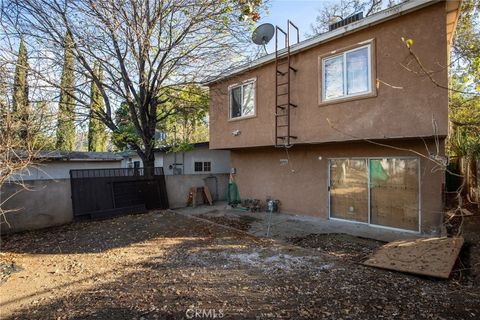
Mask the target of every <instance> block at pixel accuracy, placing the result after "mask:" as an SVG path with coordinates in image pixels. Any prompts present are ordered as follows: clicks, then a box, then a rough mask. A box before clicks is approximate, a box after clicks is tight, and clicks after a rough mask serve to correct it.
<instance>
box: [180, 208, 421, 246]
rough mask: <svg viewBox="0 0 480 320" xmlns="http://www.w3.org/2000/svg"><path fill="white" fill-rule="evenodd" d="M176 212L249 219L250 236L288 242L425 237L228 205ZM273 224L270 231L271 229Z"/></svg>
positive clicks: (356, 224)
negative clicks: (317, 237)
mask: <svg viewBox="0 0 480 320" xmlns="http://www.w3.org/2000/svg"><path fill="white" fill-rule="evenodd" d="M175 212H178V213H180V214H184V215H191V216H207V217H212V218H215V217H217V218H218V217H225V218H229V219H242V217H243V218H245V217H249V218H251V219H249V224H250V225H249V228H248V230H246V231H247V232H248V233H250V234H252V235H255V236H259V237H270V238H273V239H278V240H285V239H287V238H291V237H300V236H305V235H308V234H312V233H316V234H326V233H345V234H349V235H353V236H357V237H364V238H370V239H375V240H380V241H385V242H390V241H394V240H405V239H416V238H421V237H423V236H422V235H420V234H418V233H414V232H408V231H399V230H392V229H387V228H382V227H375V226H369V225H366V224H360V223H352V222H348V221H338V220H327V219H322V218H318V217H313V216H305V215H297V214H291V213H285V212H276V213H272V214H271V216H270V219H269V213H267V212H250V211H245V210H243V209H241V208H232V207H230V206H228V205H227V203H226V202H216V203H214V204H213V205H212V206H209V205H201V206H197V207H196V208H192V207H186V208H180V209H176V210H175ZM269 221H270V228H269Z"/></svg>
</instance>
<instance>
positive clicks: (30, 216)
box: [1, 179, 73, 234]
mask: <svg viewBox="0 0 480 320" xmlns="http://www.w3.org/2000/svg"><path fill="white" fill-rule="evenodd" d="M25 185H26V186H27V188H28V189H25V188H23V187H22V186H19V185H18V184H14V183H7V184H5V185H3V186H2V192H1V196H2V198H3V200H5V199H7V198H9V197H10V196H11V195H13V194H15V193H16V194H15V195H14V196H13V197H11V198H10V199H9V200H8V201H7V202H6V203H5V205H4V207H3V209H5V210H12V211H11V212H7V213H6V214H5V219H6V220H7V222H8V223H4V221H3V218H2V224H1V233H2V234H6V233H13V232H20V231H26V230H34V229H41V228H47V227H52V226H58V225H62V224H66V223H69V222H71V221H72V220H73V210H72V201H71V189H70V179H58V180H32V181H26V182H25ZM17 192H18V193H17Z"/></svg>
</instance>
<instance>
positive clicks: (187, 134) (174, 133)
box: [159, 85, 209, 150]
mask: <svg viewBox="0 0 480 320" xmlns="http://www.w3.org/2000/svg"><path fill="white" fill-rule="evenodd" d="M166 94H168V95H169V96H170V99H169V105H171V106H172V107H175V108H176V109H177V112H176V113H175V115H173V116H172V117H169V118H168V119H166V121H165V122H164V123H161V124H159V130H160V131H163V132H167V133H168V135H167V137H166V140H165V143H166V144H167V145H171V146H178V150H181V149H184V148H188V146H189V145H190V144H192V143H196V142H204V141H208V123H207V120H206V119H207V116H208V106H209V96H208V91H207V90H206V89H205V88H203V87H200V86H197V85H190V86H185V87H182V88H174V89H171V90H169V92H168V93H166Z"/></svg>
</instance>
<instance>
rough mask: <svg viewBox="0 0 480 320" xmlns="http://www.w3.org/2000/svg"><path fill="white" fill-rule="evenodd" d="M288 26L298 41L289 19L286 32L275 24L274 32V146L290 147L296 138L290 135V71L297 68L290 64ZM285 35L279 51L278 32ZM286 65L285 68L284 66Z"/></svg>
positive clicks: (292, 105)
mask: <svg viewBox="0 0 480 320" xmlns="http://www.w3.org/2000/svg"><path fill="white" fill-rule="evenodd" d="M290 27H293V28H294V29H295V30H296V32H297V42H296V43H298V42H299V41H300V35H299V32H298V27H297V26H295V25H294V24H293V23H292V22H291V21H290V20H288V23H287V32H285V31H284V30H282V29H281V28H280V27H278V26H276V32H275V147H290V146H291V143H290V142H291V140H292V139H297V137H296V136H293V135H291V128H290V109H291V108H296V107H297V105H295V104H293V103H292V101H291V99H290V94H291V86H290V82H291V73H292V72H297V69H295V68H294V67H292V66H291V59H290ZM280 33H281V34H282V35H283V36H284V37H285V48H281V49H280V52H279V48H278V37H279V34H280ZM285 67H286V68H285Z"/></svg>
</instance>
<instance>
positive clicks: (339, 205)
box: [330, 159, 368, 222]
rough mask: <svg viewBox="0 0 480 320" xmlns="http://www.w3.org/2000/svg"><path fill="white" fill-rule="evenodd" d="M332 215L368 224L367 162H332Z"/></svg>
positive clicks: (350, 160) (358, 160)
mask: <svg viewBox="0 0 480 320" xmlns="http://www.w3.org/2000/svg"><path fill="white" fill-rule="evenodd" d="M330 215H331V217H332V218H339V219H345V220H353V221H360V222H368V175H367V160H365V159H335V160H330Z"/></svg>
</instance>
